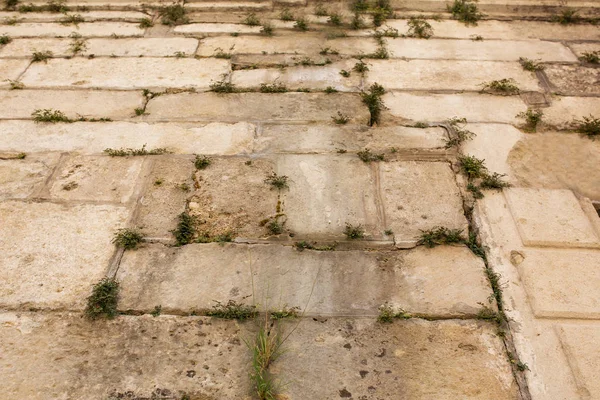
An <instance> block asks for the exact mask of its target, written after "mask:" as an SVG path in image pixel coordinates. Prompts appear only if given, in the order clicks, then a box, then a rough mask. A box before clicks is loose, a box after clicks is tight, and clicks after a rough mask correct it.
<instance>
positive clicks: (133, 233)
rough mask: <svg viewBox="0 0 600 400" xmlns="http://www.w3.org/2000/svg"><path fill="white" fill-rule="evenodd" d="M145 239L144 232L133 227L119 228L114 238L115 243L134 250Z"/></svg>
mask: <svg viewBox="0 0 600 400" xmlns="http://www.w3.org/2000/svg"><path fill="white" fill-rule="evenodd" d="M143 241H144V235H143V234H142V232H140V231H139V230H138V229H132V228H124V229H119V230H118V231H117V232H116V233H115V236H114V237H113V240H112V242H113V243H114V244H115V245H117V246H118V247H122V248H124V249H125V250H134V249H136V248H137V247H138V245H139V244H140V243H142V242H143Z"/></svg>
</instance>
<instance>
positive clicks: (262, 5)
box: [186, 0, 272, 11]
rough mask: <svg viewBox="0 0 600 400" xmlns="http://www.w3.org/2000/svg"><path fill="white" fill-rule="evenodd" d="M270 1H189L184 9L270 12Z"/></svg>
mask: <svg viewBox="0 0 600 400" xmlns="http://www.w3.org/2000/svg"><path fill="white" fill-rule="evenodd" d="M271 7H272V3H271V2H270V1H255V0H253V1H206V2H205V1H200V2H198V1H195V0H194V1H191V2H190V3H189V4H187V7H186V8H189V9H190V11H200V10H206V11H260V10H270V9H271Z"/></svg>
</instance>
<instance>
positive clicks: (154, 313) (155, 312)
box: [150, 305, 162, 318]
mask: <svg viewBox="0 0 600 400" xmlns="http://www.w3.org/2000/svg"><path fill="white" fill-rule="evenodd" d="M161 312H162V306H161V305H158V306H154V310H152V312H151V313H150V315H152V316H153V317H154V318H156V317H158V316H159V315H160V313H161Z"/></svg>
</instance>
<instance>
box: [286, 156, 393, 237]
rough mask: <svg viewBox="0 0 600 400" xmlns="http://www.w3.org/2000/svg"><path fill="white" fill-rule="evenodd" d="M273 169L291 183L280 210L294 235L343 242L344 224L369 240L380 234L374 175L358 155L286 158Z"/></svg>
mask: <svg viewBox="0 0 600 400" xmlns="http://www.w3.org/2000/svg"><path fill="white" fill-rule="evenodd" d="M276 170H277V173H278V174H279V175H287V176H289V179H290V181H291V183H290V189H289V192H286V195H285V202H284V203H283V212H284V213H285V215H286V217H287V222H286V225H285V226H286V228H289V229H290V230H291V231H292V232H294V234H295V235H298V236H300V237H311V238H312V237H315V236H316V237H321V236H324V237H333V238H337V239H343V238H344V233H343V231H344V228H345V226H346V224H347V223H349V224H352V225H358V224H360V225H362V226H363V227H364V229H365V231H366V232H365V233H366V237H367V238H372V237H377V238H379V237H381V236H382V235H383V231H384V230H385V229H386V228H385V227H384V226H383V225H382V221H381V217H380V215H379V212H378V207H377V204H376V202H377V191H376V185H375V182H376V171H375V169H374V168H373V167H372V166H371V165H370V164H368V163H364V162H362V161H360V160H359V159H358V157H357V156H355V155H297V156H295V155H288V156H284V157H280V158H279V159H278V162H277V168H276Z"/></svg>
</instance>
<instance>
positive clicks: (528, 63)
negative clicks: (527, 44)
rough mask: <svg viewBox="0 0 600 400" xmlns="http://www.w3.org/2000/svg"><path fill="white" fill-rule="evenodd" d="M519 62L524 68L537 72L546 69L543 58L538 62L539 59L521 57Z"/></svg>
mask: <svg viewBox="0 0 600 400" xmlns="http://www.w3.org/2000/svg"><path fill="white" fill-rule="evenodd" d="M519 63H520V64H521V66H522V67H523V69H524V70H526V71H531V72H535V71H543V70H544V66H543V65H542V63H541V60H540V62H538V61H534V60H530V59H529V58H524V57H519Z"/></svg>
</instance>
